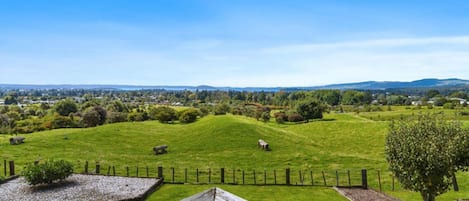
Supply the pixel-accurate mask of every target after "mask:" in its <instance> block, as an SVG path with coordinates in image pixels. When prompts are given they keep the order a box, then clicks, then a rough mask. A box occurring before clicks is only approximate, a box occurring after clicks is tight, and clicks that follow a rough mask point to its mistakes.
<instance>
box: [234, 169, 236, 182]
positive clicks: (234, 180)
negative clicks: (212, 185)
mask: <svg viewBox="0 0 469 201" xmlns="http://www.w3.org/2000/svg"><path fill="white" fill-rule="evenodd" d="M233 184H236V172H235V169H233Z"/></svg>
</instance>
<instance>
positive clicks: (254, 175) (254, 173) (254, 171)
mask: <svg viewBox="0 0 469 201" xmlns="http://www.w3.org/2000/svg"><path fill="white" fill-rule="evenodd" d="M252 174H253V179H254V185H256V170H253V171H252Z"/></svg>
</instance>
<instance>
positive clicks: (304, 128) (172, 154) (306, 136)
mask: <svg viewBox="0 0 469 201" xmlns="http://www.w3.org/2000/svg"><path fill="white" fill-rule="evenodd" d="M383 113H384V112H383ZM326 119H328V120H330V121H318V122H312V123H308V124H298V125H278V124H275V123H273V122H269V123H262V122H257V121H254V120H252V119H249V118H245V117H238V116H231V115H227V116H208V117H205V118H203V119H201V120H199V121H198V122H196V123H193V124H188V125H181V124H175V125H167V124H160V123H158V122H139V123H120V124H111V125H105V126H101V127H97V128H89V129H60V130H53V131H46V132H39V133H34V134H32V135H26V143H25V144H22V145H19V146H11V145H9V144H8V137H9V136H0V159H7V160H10V159H11V160H15V161H16V163H17V164H20V166H21V165H22V164H24V163H26V162H31V161H34V160H37V159H45V158H62V159H68V160H71V161H74V162H75V163H76V164H77V167H78V169H79V170H80V168H82V166H83V162H84V161H85V160H88V161H90V162H93V161H100V163H101V164H102V165H103V166H104V167H106V166H107V165H116V168H117V169H118V173H119V174H123V172H122V171H123V168H124V166H131V167H132V166H137V165H138V166H149V167H156V166H158V165H162V166H164V167H179V168H189V169H195V168H209V167H211V168H219V167H226V168H237V169H246V170H250V169H256V170H263V169H269V170H271V169H283V168H286V167H292V168H297V169H298V168H302V169H312V170H314V171H317V170H328V171H329V172H328V174H331V175H333V174H334V172H333V170H335V169H339V170H345V169H351V170H352V171H359V170H360V169H361V168H367V169H369V170H370V173H369V174H370V185H371V186H372V187H374V188H377V179H376V176H375V175H376V171H377V170H382V171H384V173H382V175H383V178H382V180H383V182H384V185H385V186H384V188H385V189H386V190H388V191H389V189H390V187H389V186H390V180H391V179H390V177H389V176H388V175H389V173H387V172H386V171H385V170H386V168H387V166H386V161H385V158H384V153H383V147H384V138H385V135H386V128H387V123H386V122H373V121H370V120H369V119H365V118H361V117H357V116H353V115H348V114H329V115H327V116H326ZM259 138H262V139H264V140H266V141H267V142H269V144H270V146H271V147H272V149H273V151H270V152H264V151H260V150H259V149H258V148H257V145H256V142H257V140H258V139H259ZM160 144H168V145H169V153H168V154H164V155H159V156H155V155H153V153H152V150H151V148H152V147H153V146H155V145H160ZM119 171H121V172H119ZM331 171H332V172H331ZM373 175H374V176H373ZM461 175H463V176H461V178H462V179H460V187H461V189H462V190H464V189H469V182H468V178H469V175H467V173H464V174H461ZM341 177H343V175H341ZM228 188H234V189H233V193H235V194H237V193H238V192H236V191H241V190H237V189H238V188H242V187H231V186H229V187H227V189H226V190H230V189H228ZM256 188H257V187H246V192H250V191H257V190H255V189H256ZM275 188H277V187H275ZM278 188H279V192H283V193H286V192H288V195H290V194H292V195H291V196H294V195H295V196H296V195H298V196H301V195H299V194H302V192H304V191H303V190H298V192H295V193H290V190H286V188H285V189H283V190H282V187H278ZM191 189H197V191H199V187H197V186H187V187H184V186H182V187H181V186H168V187H164V188H163V189H161V190H160V191H158V192H157V193H155V194H154V196H153V197H152V199H153V198H154V197H155V196H156V197H159V196H160V195H163V194H178V192H179V191H181V192H182V191H184V192H185V191H187V192H188V193H192V192H193V190H191ZM262 189H263V190H260V192H265V194H267V195H272V197H271V198H270V199H272V198H274V197H277V196H274V195H275V194H274V193H272V191H274V190H272V189H274V187H272V189H271V187H263V188H262ZM298 189H301V188H298ZM200 190H203V189H200ZM194 191H196V190H194ZM241 192H244V190H242V191H241ZM312 192H313V194H314V193H319V194H323V193H324V194H326V195H329V196H333V195H335V193H333V192H332V193H331V192H329V191H324V190H319V191H318V190H317V189H316V188H315V190H313V191H312ZM194 193H195V192H194ZM390 193H391V194H393V195H396V196H398V197H401V198H403V199H404V200H418V195H416V194H410V193H407V192H403V191H401V190H399V191H397V192H390ZM293 194H294V195H293ZM305 194H307V195H309V193H306V192H305ZM240 195H241V194H240ZM285 197H288V198H290V196H285ZM285 197H283V198H284V199H285ZM305 197H307V196H305ZM326 197H327V196H326ZM459 197H469V194H468V193H462V192H460V193H449V194H447V195H444V196H443V197H441V198H440V200H454V199H456V198H459ZM246 198H248V197H246ZM251 200H258V199H257V198H256V197H253V199H251ZM295 200H302V199H299V198H298V199H295ZM305 200H308V199H305ZM318 200H319V198H318Z"/></svg>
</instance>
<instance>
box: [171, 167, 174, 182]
mask: <svg viewBox="0 0 469 201" xmlns="http://www.w3.org/2000/svg"><path fill="white" fill-rule="evenodd" d="M171 174H172V175H173V176H172V179H173V184H174V168H173V167H172V168H171Z"/></svg>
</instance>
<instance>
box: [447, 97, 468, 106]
mask: <svg viewBox="0 0 469 201" xmlns="http://www.w3.org/2000/svg"><path fill="white" fill-rule="evenodd" d="M449 100H450V101H452V102H458V103H459V104H460V105H463V104H465V103H467V100H466V99H462V98H450V99H449Z"/></svg>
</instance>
